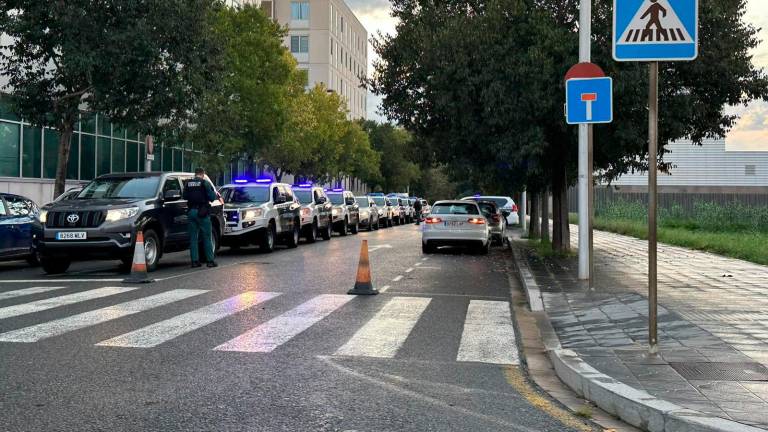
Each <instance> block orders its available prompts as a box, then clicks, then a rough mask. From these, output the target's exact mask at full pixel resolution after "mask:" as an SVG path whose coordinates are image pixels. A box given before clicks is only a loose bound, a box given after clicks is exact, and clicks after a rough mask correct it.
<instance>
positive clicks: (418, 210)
mask: <svg viewBox="0 0 768 432" xmlns="http://www.w3.org/2000/svg"><path fill="white" fill-rule="evenodd" d="M413 210H414V213H416V225H419V224H420V223H421V200H420V199H417V200H416V201H415V202H414V203H413Z"/></svg>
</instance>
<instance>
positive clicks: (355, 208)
mask: <svg viewBox="0 0 768 432" xmlns="http://www.w3.org/2000/svg"><path fill="white" fill-rule="evenodd" d="M325 192H326V194H327V195H328V199H330V200H331V204H333V210H332V212H333V213H332V216H333V217H332V220H333V229H334V230H335V231H336V232H338V233H339V234H340V235H343V236H345V235H347V233H349V232H351V233H352V234H357V233H358V231H360V206H359V205H358V204H357V200H356V199H355V195H354V194H353V193H352V192H350V191H348V190H344V189H342V188H334V189H326V190H325Z"/></svg>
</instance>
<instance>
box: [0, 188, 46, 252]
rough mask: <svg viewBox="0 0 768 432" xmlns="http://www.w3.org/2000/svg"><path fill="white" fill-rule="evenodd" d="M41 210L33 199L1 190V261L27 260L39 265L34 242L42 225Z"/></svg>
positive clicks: (41, 231)
mask: <svg viewBox="0 0 768 432" xmlns="http://www.w3.org/2000/svg"><path fill="white" fill-rule="evenodd" d="M39 215H40V210H39V209H38V207H37V205H36V204H35V203H34V202H32V200H30V199H28V198H25V197H23V196H19V195H13V194H6V193H0V260H1V261H10V260H27V262H28V263H29V264H31V265H39V264H40V257H39V253H38V250H37V241H38V239H39V238H40V237H41V236H42V233H43V227H42V225H41V224H40V220H39V219H38V217H39Z"/></svg>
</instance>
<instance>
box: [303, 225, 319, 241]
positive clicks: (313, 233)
mask: <svg viewBox="0 0 768 432" xmlns="http://www.w3.org/2000/svg"><path fill="white" fill-rule="evenodd" d="M318 231H319V230H318V228H317V221H316V220H315V221H313V222H312V225H310V226H309V229H307V236H306V237H307V243H314V242H316V241H317V237H318Z"/></svg>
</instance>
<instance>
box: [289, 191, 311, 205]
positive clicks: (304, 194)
mask: <svg viewBox="0 0 768 432" xmlns="http://www.w3.org/2000/svg"><path fill="white" fill-rule="evenodd" d="M293 194H294V195H296V197H297V198H298V199H299V202H300V203H302V204H311V203H312V201H313V200H312V191H311V190H309V189H294V190H293Z"/></svg>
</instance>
